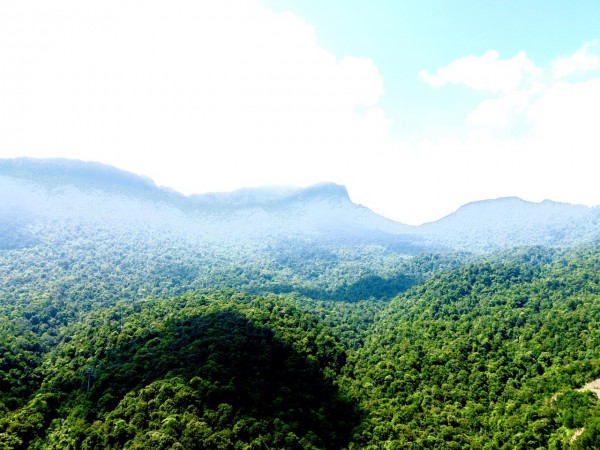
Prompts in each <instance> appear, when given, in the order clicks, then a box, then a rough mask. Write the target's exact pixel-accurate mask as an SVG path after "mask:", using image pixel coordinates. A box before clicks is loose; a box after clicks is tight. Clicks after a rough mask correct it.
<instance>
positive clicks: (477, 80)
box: [418, 50, 541, 94]
mask: <svg viewBox="0 0 600 450" xmlns="http://www.w3.org/2000/svg"><path fill="white" fill-rule="evenodd" d="M499 56H500V55H499V54H498V52H497V51H495V50H489V51H487V52H485V53H484V54H483V55H481V56H466V57H464V58H460V59H457V60H455V61H453V62H451V63H450V64H448V65H447V66H445V67H442V68H440V69H438V70H437V71H436V72H435V74H430V73H429V72H427V71H426V70H422V71H421V72H419V74H418V78H419V79H420V80H421V81H423V82H425V83H427V84H430V85H432V86H434V87H442V86H445V85H447V84H462V85H465V86H467V87H469V88H471V89H475V90H478V91H485V92H491V93H494V94H499V93H508V92H513V91H516V90H518V89H519V88H520V87H521V86H522V85H523V83H525V82H528V81H529V80H530V79H532V78H535V77H536V76H538V75H539V74H540V72H541V71H540V69H539V68H538V67H536V65H535V64H534V63H533V62H532V61H531V60H530V59H529V58H528V57H527V55H526V54H525V52H523V51H520V52H518V53H517V54H516V55H515V56H513V57H512V58H511V59H504V60H502V59H499Z"/></svg>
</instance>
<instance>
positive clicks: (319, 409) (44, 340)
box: [0, 241, 600, 449]
mask: <svg viewBox="0 0 600 450" xmlns="http://www.w3.org/2000/svg"><path fill="white" fill-rule="evenodd" d="M82 242H84V241H80V242H79V244H75V243H71V244H70V245H71V246H72V247H70V248H73V250H72V251H73V253H65V254H62V255H52V254H48V255H47V258H46V259H45V260H44V259H43V258H41V255H40V254H39V253H35V252H39V251H41V250H40V248H38V249H36V248H35V247H31V248H27V249H7V250H4V251H3V252H2V258H4V260H3V264H2V270H3V276H2V301H1V303H0V308H1V314H0V325H1V326H0V387H1V390H0V448H1V449H27V448H31V449H56V448H64V449H86V448H87V449H98V448H112V449H136V448H137V449H142V448H143V449H195V448H222V449H227V448H240V449H242V448H243V449H254V448H311V449H317V448H331V449H339V448H354V449H358V448H372V449H379V448H389V449H395V448H440V449H445V448H481V449H496V448H506V449H509V448H510V449H512V448H523V449H525V448H554V449H561V448H598V446H599V445H600V400H599V399H598V398H597V397H596V396H595V395H594V394H592V393H591V392H589V391H580V390H578V389H579V388H581V387H582V386H583V385H584V384H585V383H587V382H589V381H592V380H594V379H597V378H599V377H600V247H598V246H587V247H582V248H579V249H575V250H562V251H560V250H546V249H542V248H531V249H522V250H515V251H510V252H504V253H502V254H498V255H495V256H489V255H488V256H487V257H485V258H484V257H480V258H479V259H478V260H476V261H475V260H473V259H472V258H471V259H469V258H465V259H463V264H461V263H460V262H459V259H460V258H459V257H458V256H453V257H450V256H445V257H437V256H434V255H421V256H418V257H415V258H410V260H408V259H407V260H406V261H404V262H402V264H403V266H402V267H403V270H404V271H405V273H406V272H407V270H406V268H412V269H411V270H413V273H414V274H415V275H417V274H419V277H417V276H415V278H414V280H412V281H411V283H410V285H411V286H412V287H409V286H405V285H395V284H394V282H393V280H392V281H390V280H388V284H387V288H386V289H390V290H393V289H395V290H396V292H397V293H400V294H399V295H398V296H396V298H394V299H393V300H392V301H386V300H382V299H376V298H369V297H374V296H372V295H364V300H358V298H356V299H353V300H354V301H352V302H348V301H334V300H331V299H329V300H328V299H323V300H315V299H311V298H309V297H308V296H306V295H302V294H301V293H298V292H296V293H278V294H276V293H271V294H269V293H267V292H266V290H265V291H263V292H262V293H260V294H252V293H251V292H252V289H249V286H248V285H243V284H242V285H239V286H237V287H238V290H237V291H233V290H215V289H213V287H211V286H208V287H205V288H204V289H200V290H197V291H195V292H190V293H182V292H180V289H182V288H181V286H177V285H176V283H175V282H173V283H172V284H169V285H166V286H160V287H159V288H156V289H155V290H154V291H152V290H151V292H150V293H149V294H148V295H140V294H139V292H140V290H141V289H145V286H151V285H152V283H153V282H154V283H159V284H160V283H165V282H166V280H168V279H169V277H168V276H165V277H163V278H160V277H147V278H146V279H144V277H143V276H142V275H141V272H139V271H137V272H136V269H135V265H134V268H133V269H131V268H130V269H128V266H127V264H130V263H131V261H127V260H124V261H123V264H122V265H121V266H119V267H121V270H120V271H117V272H116V273H115V272H113V271H111V270H110V265H108V264H109V263H111V261H110V260H107V259H99V260H98V259H95V258H92V257H91V256H89V257H88V258H87V259H86V258H83V255H84V254H85V252H82V253H77V245H84V244H83V243H82ZM113 251H114V252H115V258H116V257H117V256H118V251H119V249H113ZM306 251H309V250H308V249H306ZM108 253H109V251H108V250H106V253H105V254H108ZM17 255H19V258H16V256H17ZM315 255H316V254H313V255H312V256H313V257H318V256H315ZM28 258H29V259H28ZM323 259H325V258H323ZM298 261H300V259H297V260H293V259H289V260H288V264H296V263H297V262H298ZM338 262H339V261H338ZM61 264H63V265H64V266H65V267H62V266H61ZM103 264H105V265H107V268H106V269H104V270H103V267H102V265H103ZM151 264H154V266H149V267H148V266H146V269H145V270H148V272H147V273H153V272H152V271H154V270H156V271H160V270H161V269H164V266H162V267H161V266H160V264H158V263H157V262H156V261H152V262H148V265H151ZM345 264H347V266H346V270H350V269H351V268H352V265H351V264H349V263H347V262H346V263H345ZM44 265H45V267H46V268H48V269H49V270H42V269H41V267H44ZM183 265H184V266H185V263H183ZM175 266H176V264H174V265H173V266H172V267H175ZM391 266H393V264H392V263H391V262H390V267H391ZM28 267H30V268H29V269H28ZM356 267H358V265H357V266H356ZM244 270H245V269H243V268H240V269H238V271H237V278H236V277H234V278H233V279H234V280H236V279H238V280H239V279H240V277H246V276H247V279H251V278H252V277H253V276H254V275H252V274H245V272H244ZM255 270H260V269H256V268H255ZM279 270H280V271H283V272H285V270H290V271H293V272H294V273H298V272H301V270H302V269H301V268H293V269H290V268H289V266H288V268H287V269H284V268H282V266H279ZM337 270H338V271H339V272H338V273H339V276H340V277H343V275H344V271H343V270H341V269H340V265H339V264H338V267H337ZM419 271H420V272H419ZM19 273H20V275H19V276H17V275H18V274H19ZM182 273H185V270H183V272H182ZM251 273H253V272H251ZM136 274H137V275H136ZM169 274H170V277H172V279H175V280H177V278H175V277H176V274H175V273H173V272H169ZM9 277H12V278H9ZM128 277H131V278H132V279H133V283H132V286H136V289H137V291H136V293H132V291H130V290H127V285H128V283H127V280H128ZM136 277H137V278H136ZM267 278H268V277H267ZM189 279H190V280H192V279H193V276H191V275H190V276H189ZM306 279H307V280H310V277H306ZM382 279H383V278H382ZM98 280H101V281H100V282H99V283H98V284H96V282H97V281H98ZM157 280H158V281H157ZM378 281H379V282H380V283H382V282H381V280H378ZM338 282H339V283H341V284H343V281H341V280H340V281H338ZM136 283H137V285H136ZM155 286H156V285H155ZM184 286H185V287H186V288H188V287H189V288H191V287H192V286H193V283H192V282H190V284H189V285H184ZM150 289H151V288H150ZM365 289H366V291H367V292H368V291H369V289H368V287H366V288H365ZM406 289H408V290H406ZM243 290H246V291H248V292H247V293H244V292H241V291H243ZM289 290H290V291H292V290H293V289H291V288H290V289H289ZM404 291H406V292H404ZM155 293H159V294H161V295H160V296H158V295H156V294H155ZM322 297H327V296H322ZM357 297H360V296H358V295H357ZM381 297H382V298H385V296H381ZM576 433H577V437H576V439H573V436H574V435H575V434H576Z"/></svg>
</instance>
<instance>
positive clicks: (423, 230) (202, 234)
mask: <svg viewBox="0 0 600 450" xmlns="http://www.w3.org/2000/svg"><path fill="white" fill-rule="evenodd" d="M0 205H1V206H0V212H2V217H3V218H2V219H0V221H1V222H0V227H2V228H1V229H3V230H5V231H6V233H5V237H4V238H3V243H2V242H0V245H1V246H4V247H10V246H13V247H14V246H15V245H16V244H15V243H14V242H12V243H11V242H9V240H8V239H7V238H6V236H9V235H10V236H13V235H14V236H17V237H18V235H19V233H16V231H15V229H19V228H20V229H23V228H24V227H23V226H22V225H23V223H25V222H27V221H31V220H33V219H34V218H35V220H37V221H40V220H44V219H52V220H55V221H61V220H63V221H65V220H66V221H69V222H73V221H74V220H75V221H84V222H86V223H95V224H96V225H99V226H104V227H106V226H108V227H118V228H123V227H125V228H126V227H134V228H135V227H140V226H142V227H145V228H150V229H153V230H154V231H157V230H158V231H160V232H163V231H164V232H168V233H170V234H172V235H178V236H182V237H185V238H191V237H192V238H194V239H202V240H203V241H204V242H221V243H223V242H232V241H236V242H251V243H253V244H254V243H256V242H257V241H259V240H262V241H263V242H266V241H270V242H280V241H281V240H285V239H290V238H291V239H300V240H306V239H308V240H311V241H315V242H319V243H321V244H322V243H337V244H336V245H339V244H345V245H351V244H359V245H367V244H375V245H383V246H386V247H388V248H392V249H394V251H396V252H400V253H405V254H415V253H419V252H423V251H467V252H475V253H481V252H492V251H495V250H499V249H507V248H512V247H516V246H524V245H525V246H528V245H546V246H569V245H573V244H577V243H584V242H594V241H597V240H598V239H599V238H600V207H595V208H589V207H585V206H581V205H571V204H566V203H557V202H553V201H549V200H546V201H543V202H541V203H532V202H527V201H524V200H521V199H519V198H516V197H507V198H499V199H495V200H483V201H477V202H473V203H470V204H467V205H465V206H463V207H461V208H460V209H458V210H457V211H456V212H454V213H452V214H450V215H448V216H446V217H444V218H442V219H440V220H438V221H435V222H432V223H427V224H424V225H421V226H418V227H413V226H409V225H404V224H401V223H398V222H394V221H392V220H389V219H386V218H384V217H381V216H379V215H377V214H375V213H374V212H373V211H371V210H369V209H368V208H366V207H364V206H361V205H357V204H354V203H353V202H352V201H351V199H350V197H349V195H348V192H347V190H346V188H345V187H344V186H340V185H336V184H333V183H322V184H318V185H315V186H310V187H308V188H297V187H291V186H273V187H260V188H245V189H240V190H237V191H233V192H226V193H207V194H200V195H191V196H189V197H186V196H183V195H182V194H179V193H177V192H175V191H173V190H170V189H166V188H162V187H158V186H156V185H155V184H154V183H153V182H152V181H151V180H150V179H148V178H144V177H141V176H138V175H135V174H132V173H129V172H126V171H123V170H119V169H116V168H114V167H111V166H107V165H103V164H99V163H90V162H81V161H72V160H65V159H46V160H37V159H29V158H20V159H13V160H0ZM15 223H16V224H20V225H19V226H15V225H14V224H15ZM15 233H16V234H15Z"/></svg>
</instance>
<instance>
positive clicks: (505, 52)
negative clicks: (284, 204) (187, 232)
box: [0, 0, 600, 224]
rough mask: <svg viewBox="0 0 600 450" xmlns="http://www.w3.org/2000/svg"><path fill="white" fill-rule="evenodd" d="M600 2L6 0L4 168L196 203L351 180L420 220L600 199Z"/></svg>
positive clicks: (377, 202) (355, 191)
mask: <svg viewBox="0 0 600 450" xmlns="http://www.w3.org/2000/svg"><path fill="white" fill-rule="evenodd" d="M599 39H600V2H598V1H597V0H591V1H584V0H578V1H577V2H565V1H562V0H561V1H549V0H544V1H534V0H529V1H522V0H508V1H506V0H505V1H502V2H481V1H474V0H473V1H457V0H454V1H451V0H445V1H427V0H425V1H421V0H420V1H392V0H389V1H369V2H365V1H360V2H359V1H349V0H343V1H342V0H335V1H334V0H328V1H323V0H318V1H317V0H302V1H281V0H280V1H276V0H263V1H260V2H259V1H251V0H248V1H227V0H219V1H210V2H209V1H181V0H165V1H152V0H139V1H131V0H102V1H100V0H97V1H86V0H73V1H65V0H53V1H47V0H38V1H28V0H19V1H11V2H9V1H4V2H0V157H17V156H30V157H66V158H77V159H83V160H94V161H100V162H104V163H108V164H112V165H115V166H117V167H120V168H123V169H126V170H130V171H132V172H135V173H139V174H144V175H147V176H149V177H151V178H152V179H154V180H155V182H156V183H157V184H159V185H165V186H170V187H172V188H175V189H177V190H179V191H181V192H183V193H186V194H190V193H201V192H207V191H223V190H233V189H236V188H240V187H244V186H259V185H268V184H293V185H299V186H307V185H310V184H313V183H317V182H321V181H334V182H338V183H342V184H345V185H346V186H347V187H348V190H349V192H350V195H351V197H352V199H353V200H354V201H355V202H357V203H361V204H364V205H365V206H368V207H370V208H371V209H373V210H374V211H376V212H378V213H380V214H383V215H385V216H387V217H390V218H393V219H396V220H399V221H401V222H405V223H411V224H416V223H421V222H423V221H429V220H434V219H437V218H439V217H441V216H443V215H445V214H448V213H450V212H452V211H453V210H455V209H456V208H457V207H459V206H460V205H462V204H464V203H466V202H469V201H473V200H479V199H484V198H495V197H500V196H512V195H515V196H519V197H522V198H524V199H527V200H532V201H541V200H543V199H546V198H549V199H553V200H558V201H566V202H572V203H582V204H587V205H597V204H599V203H600V177H599V176H598V173H599V172H600V170H599V167H600V125H599V124H600V41H599Z"/></svg>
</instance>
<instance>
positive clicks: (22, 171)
mask: <svg viewBox="0 0 600 450" xmlns="http://www.w3.org/2000/svg"><path fill="white" fill-rule="evenodd" d="M0 176H9V177H14V178H20V179H25V180H30V181H34V182H36V183H41V184H50V185H76V186H78V187H85V188H97V189H103V190H113V191H123V192H128V191H134V192H152V191H156V190H159V188H158V187H157V186H156V185H155V184H154V182H153V181H152V180H151V179H150V178H147V177H143V176H140V175H135V174H133V173H131V172H128V171H125V170H121V169H118V168H116V167H113V166H109V165H106V164H101V163H97V162H84V161H78V160H71V159H63V158H50V159H34V158H16V159H1V160H0Z"/></svg>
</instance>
